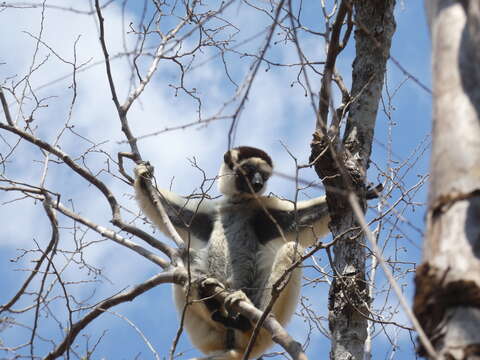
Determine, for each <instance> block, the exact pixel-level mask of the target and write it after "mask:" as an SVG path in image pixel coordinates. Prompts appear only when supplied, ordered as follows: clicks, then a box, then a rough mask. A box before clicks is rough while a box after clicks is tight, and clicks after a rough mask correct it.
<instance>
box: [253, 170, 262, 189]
mask: <svg viewBox="0 0 480 360" xmlns="http://www.w3.org/2000/svg"><path fill="white" fill-rule="evenodd" d="M251 183H252V187H253V190H254V191H255V192H258V191H260V190H261V189H262V188H263V183H264V181H263V177H262V175H260V173H258V172H256V173H255V174H254V175H253V178H252V181H251Z"/></svg>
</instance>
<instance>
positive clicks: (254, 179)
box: [218, 146, 273, 196]
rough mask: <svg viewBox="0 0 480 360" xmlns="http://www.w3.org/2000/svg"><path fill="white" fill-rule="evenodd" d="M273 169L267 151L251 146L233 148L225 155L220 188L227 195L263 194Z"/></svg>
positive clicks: (221, 168) (220, 174)
mask: <svg viewBox="0 0 480 360" xmlns="http://www.w3.org/2000/svg"><path fill="white" fill-rule="evenodd" d="M272 170H273V164H272V159H271V158H270V156H268V154H267V153H266V152H265V151H263V150H260V149H257V148H254V147H250V146H240V147H237V148H233V149H232V150H229V151H227V152H226V153H225V155H224V156H223V164H222V166H221V167H220V173H219V180H218V188H219V190H220V192H221V193H222V194H224V195H227V196H233V195H252V194H257V195H261V194H262V193H263V192H264V191H265V188H266V184H267V180H268V178H269V177H270V176H271V175H272Z"/></svg>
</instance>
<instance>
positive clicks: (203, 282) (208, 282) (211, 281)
mask: <svg viewBox="0 0 480 360" xmlns="http://www.w3.org/2000/svg"><path fill="white" fill-rule="evenodd" d="M215 285H216V286H220V287H221V288H222V289H225V285H223V284H222V283H221V282H220V281H218V280H217V279H215V278H209V277H207V278H203V279H200V281H199V286H200V287H201V288H205V287H207V286H215Z"/></svg>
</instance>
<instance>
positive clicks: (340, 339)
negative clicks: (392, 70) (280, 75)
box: [311, 0, 395, 360]
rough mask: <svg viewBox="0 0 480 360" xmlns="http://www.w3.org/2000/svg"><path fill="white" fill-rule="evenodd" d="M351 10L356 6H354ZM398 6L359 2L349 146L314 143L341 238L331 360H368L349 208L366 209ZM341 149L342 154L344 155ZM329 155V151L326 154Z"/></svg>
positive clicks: (361, 261)
mask: <svg viewBox="0 0 480 360" xmlns="http://www.w3.org/2000/svg"><path fill="white" fill-rule="evenodd" d="M350 6H351V5H350ZM394 6H395V0H368V1H366V0H355V1H353V7H354V8H353V10H354V21H355V25H356V30H355V43H356V58H355V61H354V63H353V72H352V79H353V82H352V90H351V98H352V99H355V101H354V102H353V103H352V104H351V106H350V110H349V115H348V119H347V124H346V129H345V134H344V137H343V144H342V145H341V146H338V144H337V143H336V142H335V137H332V136H330V138H329V139H328V140H326V139H325V135H324V131H321V130H320V129H317V131H316V133H315V134H314V141H313V143H312V157H311V158H312V159H315V158H317V156H318V155H319V154H321V153H322V151H324V155H322V156H320V158H319V159H318V161H317V162H316V163H315V170H316V171H317V173H318V175H319V176H320V178H322V179H323V183H324V185H325V188H326V193H327V201H328V205H329V210H330V214H331V216H332V221H331V223H330V229H331V231H332V234H333V236H334V237H335V238H338V240H337V242H336V244H335V246H334V249H333V252H334V259H333V264H332V265H333V268H334V269H333V270H334V272H335V275H336V276H335V279H334V281H333V283H332V286H331V288H330V294H329V325H330V331H331V335H332V348H331V352H330V358H331V359H335V360H341V359H345V360H346V359H357V360H360V359H363V357H364V344H365V339H366V337H367V320H366V317H365V315H367V316H368V309H369V305H370V299H369V298H368V291H367V286H366V282H365V241H364V237H363V235H362V234H360V233H359V232H358V224H357V221H356V217H355V215H354V213H353V211H352V210H351V208H350V204H349V202H348V196H346V195H347V194H348V193H349V192H352V191H353V192H354V193H355V194H356V195H357V198H358V199H359V200H360V202H361V204H362V205H363V208H364V209H365V205H366V201H365V196H366V191H365V190H366V188H365V179H366V171H367V168H368V162H369V158H370V152H371V147H372V140H373V133H374V128H375V120H376V115H377V109H378V103H379V100H380V96H381V92H382V87H383V80H384V75H385V71H386V62H387V59H388V57H389V53H390V45H391V39H392V36H393V33H394V31H395V20H394V16H393V9H394ZM339 149H340V150H339ZM325 150H326V151H325Z"/></svg>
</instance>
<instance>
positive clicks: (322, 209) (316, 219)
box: [254, 196, 330, 247]
mask: <svg viewBox="0 0 480 360" xmlns="http://www.w3.org/2000/svg"><path fill="white" fill-rule="evenodd" d="M260 201H262V203H263V205H264V207H265V208H266V210H267V211H265V210H264V209H263V208H262V207H260V208H259V209H258V213H257V214H256V216H255V220H254V228H255V232H256V233H257V235H258V238H259V239H262V241H264V242H268V241H269V240H272V239H275V238H279V237H281V235H280V232H279V230H278V228H279V227H280V228H281V229H282V231H283V233H284V235H285V237H286V240H287V241H295V240H296V239H297V236H298V240H299V242H300V245H301V246H302V247H308V246H311V245H313V244H315V242H316V241H317V239H319V238H321V237H323V236H325V235H326V234H327V233H328V232H329V229H328V223H329V222H330V215H329V213H328V206H327V202H326V198H325V196H321V197H318V198H314V199H311V200H305V201H299V202H297V206H296V208H295V206H294V203H293V202H291V201H287V200H281V199H278V198H276V197H261V198H260ZM272 219H273V220H272Z"/></svg>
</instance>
